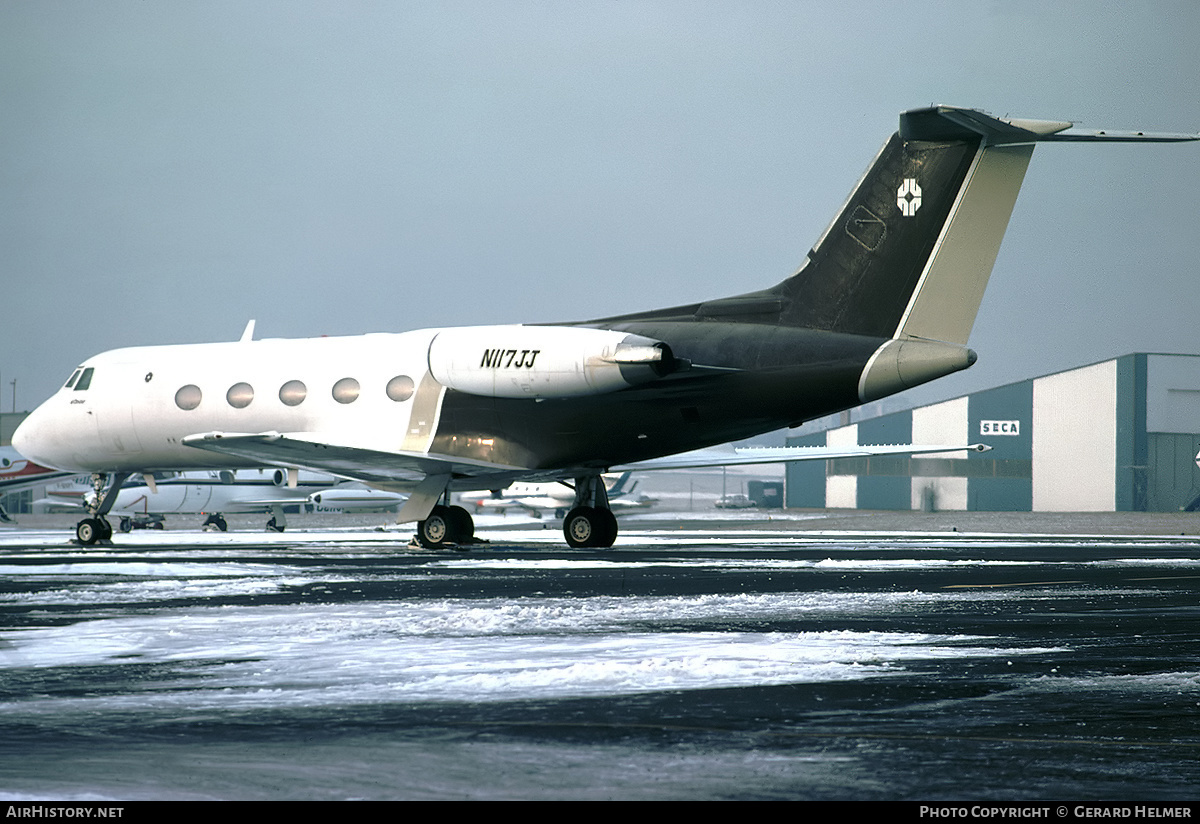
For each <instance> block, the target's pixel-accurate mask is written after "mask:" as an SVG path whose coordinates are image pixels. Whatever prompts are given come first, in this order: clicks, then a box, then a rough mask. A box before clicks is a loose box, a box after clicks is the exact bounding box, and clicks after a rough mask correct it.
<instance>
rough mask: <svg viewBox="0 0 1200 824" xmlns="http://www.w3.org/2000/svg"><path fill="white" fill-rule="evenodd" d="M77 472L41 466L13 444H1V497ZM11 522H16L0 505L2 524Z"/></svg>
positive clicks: (0, 520)
mask: <svg viewBox="0 0 1200 824" xmlns="http://www.w3.org/2000/svg"><path fill="white" fill-rule="evenodd" d="M75 474H77V473H75V472H63V471H61V470H58V469H49V468H47V467H44V466H39V465H38V464H36V463H34V462H33V461H31V460H28V459H27V458H25V457H24V456H22V455H21V453H19V452H17V450H15V449H13V448H12V447H11V446H0V498H2V497H4V496H5V495H8V494H9V493H11V492H20V491H21V490H23V489H31V488H33V487H35V486H41V485H42V484H46V483H49V482H51V481H54V480H57V479H59V478H66V477H70V476H71V475H75ZM11 523H16V522H15V521H14V520H13V519H12V517H11V516H9V514H8V513H7V512H5V511H4V507H3V506H0V524H11Z"/></svg>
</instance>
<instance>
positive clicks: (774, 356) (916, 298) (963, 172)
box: [14, 106, 1200, 547]
mask: <svg viewBox="0 0 1200 824" xmlns="http://www.w3.org/2000/svg"><path fill="white" fill-rule="evenodd" d="M1196 139H1200V135H1193V134H1173V135H1150V134H1144V133H1141V132H1134V133H1113V132H1082V131H1079V130H1077V129H1073V128H1071V124H1070V123H1066V122H1052V121H1041V120H1015V119H1007V118H1004V119H1001V118H996V117H992V116H990V115H988V114H985V113H983V112H980V111H976V110H972V109H963V108H956V107H952V106H934V107H931V108H926V109H916V110H913V111H909V112H905V113H904V114H902V115H901V116H900V128H899V130H898V131H897V132H896V133H895V134H893V135H892V136H891V137H890V138H889V139H888V140H887V141H886V143H885V144H884V146H883V148H882V149H881V150H880V151H879V153H878V154H877V155H876V157H875V159H874V161H873V162H872V163H871V165H870V167H869V168H868V169H867V171H866V173H865V175H864V176H863V177H862V179H861V180H860V181H859V183H858V185H857V187H856V188H855V189H854V190H853V192H852V193H851V194H850V197H849V199H848V200H847V201H846V203H845V205H844V206H843V208H842V209H841V211H840V212H839V213H838V215H837V216H836V217H835V218H834V220H833V222H832V223H831V224H830V225H829V227H828V229H826V231H825V232H824V234H822V235H821V237H820V238H818V240H817V242H816V245H814V246H813V248H812V249H811V250H810V251H809V253H808V256H807V259H806V260H805V262H804V263H803V265H802V266H801V267H800V269H799V271H797V272H796V273H795V274H794V275H792V276H791V277H788V278H787V279H785V280H783V281H782V282H780V283H778V284H777V285H775V286H772V287H770V288H766V289H762V290H760V291H754V292H748V293H745V294H740V295H736V296H733V297H726V298H720V299H716V300H708V301H703V302H700V303H693V304H689V305H685V306H676V307H671V308H667V309H659V310H653V311H645V312H637V313H634V314H628V315H621V316H618V317H609V318H601V319H597V320H590V321H581V322H572V323H555V324H543V325H530V326H483V327H465V328H450V329H425V330H420V331H413V332H403V333H398V334H390V333H389V334H370V335H361V336H355V337H339V338H309V339H301V340H257V341H256V340H253V322H252V323H251V325H250V326H248V327H247V329H246V332H245V333H244V334H243V335H242V339H241V340H240V341H237V342H230V343H212V344H195V345H180V346H151V347H139V348H132V349H118V350H114V351H110V352H105V353H102V354H100V355H96V356H95V357H92V358H89V359H88V360H87V361H85V362H84V363H83V364H82V365H81V366H80V367H79V368H78V369H76V370H75V372H74V373H73V374H72V375H71V377H70V379H69V380H68V381H67V383H66V385H65V386H63V388H62V389H60V390H59V391H58V393H56V394H55V395H54V396H53V397H51V398H50V399H49V400H48V401H46V402H45V403H44V404H42V406H40V407H39V408H38V409H37V410H36V411H34V412H33V414H31V415H30V416H29V418H28V419H27V420H26V421H25V422H24V423H23V424H22V425H21V427H20V429H19V430H18V431H17V432H16V434H15V436H14V444H15V445H16V446H17V448H18V449H19V450H20V451H21V452H22V453H24V454H26V455H28V456H30V457H31V458H33V459H35V460H36V461H38V462H39V463H42V464H45V465H47V466H53V467H58V468H62V469H66V470H71V471H84V472H91V473H95V478H96V484H97V487H98V488H99V487H101V486H102V485H103V484H104V482H105V476H107V475H111V476H112V482H111V483H110V484H109V486H108V487H107V489H106V490H105V492H104V494H103V495H102V496H100V497H99V504H98V506H97V507H96V508H95V511H94V512H93V513H92V514H91V515H90V517H88V518H85V519H84V520H82V521H80V522H79V524H78V526H77V528H76V537H77V539H78V540H79V541H80V542H81V543H84V544H90V543H94V542H95V541H97V540H100V539H103V538H106V537H108V536H109V535H111V527H110V526H109V525H108V523H107V521H105V519H104V516H105V514H106V513H107V512H108V511H109V509H110V508H111V505H112V500H113V499H115V490H117V489H119V488H120V485H121V484H122V483H123V482H124V480H125V479H126V478H128V477H129V476H130V475H131V474H134V473H139V472H141V473H148V472H153V471H156V470H163V469H172V470H184V469H206V468H232V467H237V466H260V465H264V464H266V465H272V466H278V467H281V468H283V469H285V471H286V472H287V473H288V475H289V480H291V481H292V482H293V483H294V480H295V478H296V475H297V472H298V470H299V469H307V470H311V471H316V472H328V473H331V474H335V475H339V476H342V477H347V478H353V479H356V480H359V481H363V482H366V483H369V484H371V485H372V486H375V487H377V488H381V489H390V490H394V491H401V492H409V493H410V496H409V498H408V501H407V502H406V503H405V505H404V507H403V508H402V509H401V511H400V520H402V521H417V522H418V524H417V535H418V538H419V539H420V540H421V542H422V543H424V544H426V545H429V546H436V545H440V544H442V543H443V542H446V541H453V542H458V541H463V540H465V539H469V538H470V536H471V534H472V532H473V529H474V527H473V524H472V522H471V518H470V515H469V514H468V513H467V512H466V510H465V509H463V508H462V507H450V506H447V503H446V502H448V500H449V494H450V493H451V492H452V491H464V490H475V489H502V488H504V487H506V486H508V485H509V484H511V483H514V482H518V481H521V482H539V481H556V480H568V481H572V482H573V485H574V489H575V497H574V501H573V504H574V505H573V507H572V509H571V511H570V512H569V513H568V514H567V517H566V519H565V521H564V526H563V529H564V533H565V535H566V539H567V542H568V543H569V544H570V545H571V546H591V547H607V546H611V545H612V543H613V541H614V539H615V537H616V533H617V526H616V519H615V518H614V517H613V514H612V511H611V509H610V508H609V505H608V500H607V496H606V494H605V489H604V484H603V483H601V482H600V480H599V479H600V476H601V474H602V473H604V472H608V471H624V470H626V469H635V470H641V469H649V468H661V467H663V466H672V465H673V466H679V467H682V466H689V465H690V466H703V465H717V464H719V463H721V462H726V463H728V462H736V463H751V462H754V461H756V460H758V461H762V460H780V459H786V458H787V455H783V454H777V455H774V456H769V455H768V454H767V453H766V452H763V451H758V453H757V454H750V453H741V454H737V453H732V452H730V453H725V454H723V455H716V456H711V455H709V456H706V455H703V454H699V455H698V454H695V453H692V454H689V455H687V456H679V455H678V453H684V452H687V451H688V450H697V449H702V448H704V447H709V446H711V445H713V444H720V443H725V442H728V441H735V440H739V439H742V438H746V437H750V436H752V435H756V434H759V433H763V432H768V431H771V430H775V429H779V428H782V427H788V426H796V425H798V424H800V423H802V422H804V421H807V420H811V419H813V418H816V417H820V416H823V415H828V414H830V413H833V412H837V411H840V410H844V409H848V408H850V407H853V406H856V405H858V404H861V403H865V402H867V401H872V400H875V399H877V398H882V397H885V396H887V395H891V394H893V393H896V392H900V391H902V390H904V389H909V388H911V387H914V386H917V385H918V384H922V383H925V382H926V381H929V380H933V379H934V378H938V377H941V376H944V375H947V374H950V373H952V372H956V371H958V370H960V369H965V368H967V367H968V366H970V365H971V364H972V363H974V362H975V358H976V356H975V353H974V352H973V351H971V350H970V349H968V348H967V346H966V343H967V337H968V334H969V333H970V331H971V326H972V325H973V323H974V320H975V315H976V312H977V311H978V308H979V303H980V301H981V300H982V297H983V291H984V287H985V286H986V284H987V280H988V277H989V275H990V274H991V270H992V265H993V263H994V262H995V259H996V254H997V252H998V250H999V247H1000V241H1001V239H1002V237H1003V235H1004V230H1005V228H1006V227H1007V225H1008V219H1009V216H1010V214H1011V212H1012V208H1013V204H1014V203H1015V201H1016V197H1017V191H1018V190H1019V189H1020V185H1021V181H1022V179H1023V177H1024V174H1025V170H1026V167H1027V166H1028V163H1029V159H1030V157H1031V156H1032V154H1033V149H1034V145H1035V144H1036V143H1039V142H1049V141H1107V140H1118V141H1163V140H1167V141H1171V140H1196ZM951 448H962V447H961V446H958V447H952V446H942V447H940V450H937V451H942V450H947V449H951ZM887 451H892V452H897V451H916V450H915V449H914V447H911V446H909V447H900V448H898V447H892V448H891V449H890V450H888V449H885V448H880V447H857V448H854V449H851V450H849V451H836V450H833V449H821V450H816V449H813V450H807V451H803V454H801V453H800V452H797V451H794V452H792V453H791V454H792V457H793V458H800V457H807V458H819V459H825V458H830V457H839V456H842V455H847V454H854V455H861V454H881V453H883V452H887ZM776 452H778V450H776ZM722 459H724V461H723V460H722ZM705 461H708V463H704V462H705Z"/></svg>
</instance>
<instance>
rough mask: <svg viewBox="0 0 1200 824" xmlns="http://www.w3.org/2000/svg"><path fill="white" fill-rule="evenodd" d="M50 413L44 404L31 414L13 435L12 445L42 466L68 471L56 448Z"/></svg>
mask: <svg viewBox="0 0 1200 824" xmlns="http://www.w3.org/2000/svg"><path fill="white" fill-rule="evenodd" d="M49 418H50V413H49V412H48V411H47V410H46V405H45V404H42V405H41V406H39V407H38V408H37V409H35V410H33V411H32V412H30V413H29V417H27V418H26V419H25V420H23V421H22V422H21V425H20V426H18V427H17V431H16V432H14V433H13V436H12V445H13V448H15V449H16V450H17V451H18V452H20V453H21V455H22V456H24V457H25V458H28V459H29V460H31V461H34V462H35V463H39V464H41V465H42V466H47V467H51V468H53V469H66V468H68V467H64V466H63V465H62V460H61V457H62V456H61V455H59V454H58V453H59V451H60V450H57V449H55V448H54V440H55V439H54V438H53V437H52V426H51V422H50V421H49Z"/></svg>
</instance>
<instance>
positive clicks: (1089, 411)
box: [1033, 360, 1117, 512]
mask: <svg viewBox="0 0 1200 824" xmlns="http://www.w3.org/2000/svg"><path fill="white" fill-rule="evenodd" d="M1116 471H1117V362H1116V361H1115V360H1111V361H1105V362H1104V363H1098V364H1095V365H1094V366H1085V367H1083V368H1081V369H1073V370H1071V371H1069V372H1061V373H1059V374H1057V375H1050V376H1047V377H1044V378H1038V379H1037V380H1035V381H1034V382H1033V509H1034V511H1039V510H1040V511H1049V512H1111V511H1113V510H1115V509H1116Z"/></svg>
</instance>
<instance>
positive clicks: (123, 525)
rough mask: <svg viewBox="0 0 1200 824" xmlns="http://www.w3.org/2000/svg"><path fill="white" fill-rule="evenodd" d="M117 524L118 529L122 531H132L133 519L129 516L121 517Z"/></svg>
mask: <svg viewBox="0 0 1200 824" xmlns="http://www.w3.org/2000/svg"><path fill="white" fill-rule="evenodd" d="M117 526H118V527H119V528H120V530H121V531H122V532H132V531H133V521H132V520H131V519H129V518H122V519H121V520H120V522H119V523H118V524H117Z"/></svg>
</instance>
